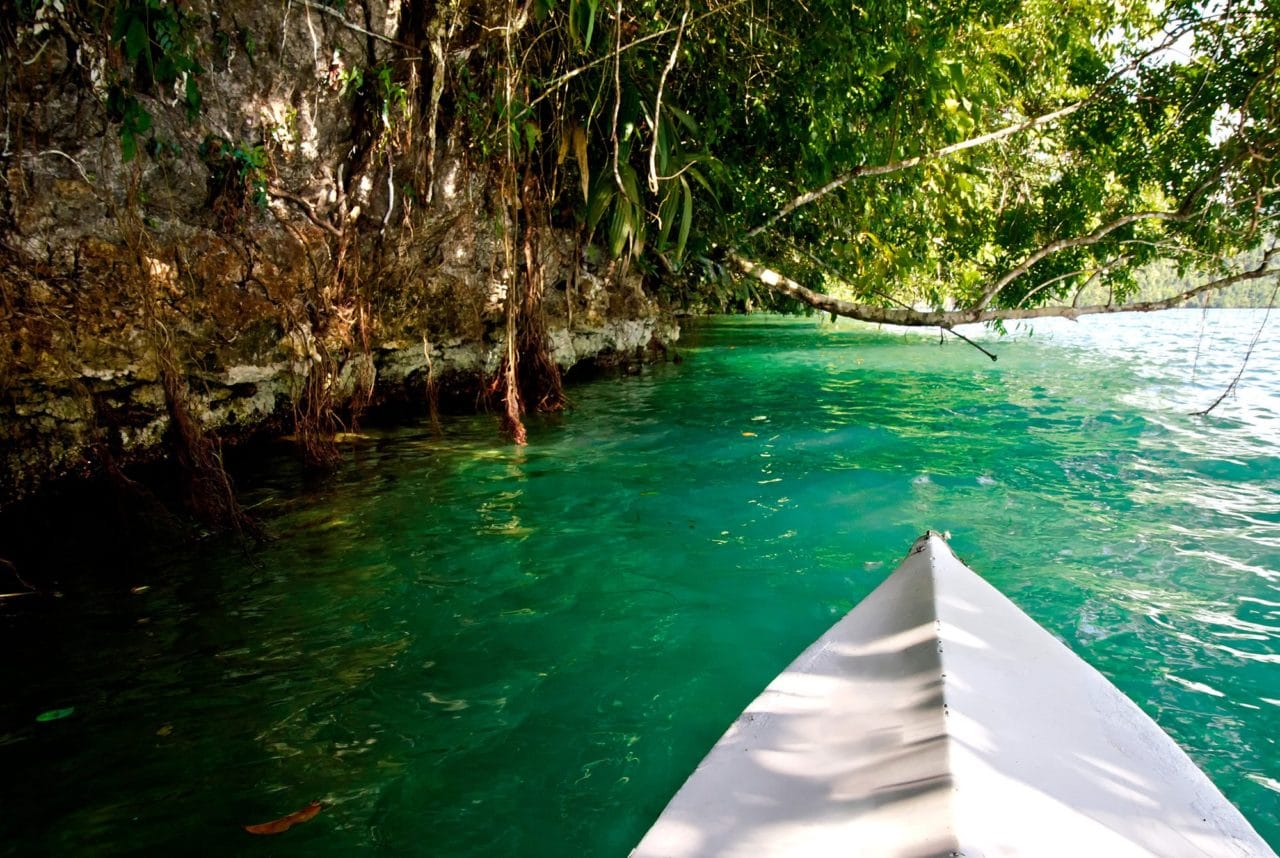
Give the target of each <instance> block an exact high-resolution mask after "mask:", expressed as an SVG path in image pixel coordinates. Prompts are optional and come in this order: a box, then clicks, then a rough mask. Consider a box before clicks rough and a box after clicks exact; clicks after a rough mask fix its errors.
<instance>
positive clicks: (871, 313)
mask: <svg viewBox="0 0 1280 858" xmlns="http://www.w3.org/2000/svg"><path fill="white" fill-rule="evenodd" d="M1277 253H1280V248H1277V247H1272V248H1271V249H1269V250H1268V251H1267V252H1266V253H1265V254H1264V255H1263V257H1262V261H1261V262H1260V263H1259V264H1258V266H1257V267H1256V268H1250V269H1248V270H1246V271H1241V272H1238V273H1236V274H1231V275H1228V276H1226V277H1220V278H1218V279H1216V280H1211V281H1209V282H1207V283H1202V284H1200V285H1199V286H1196V287H1193V288H1191V289H1188V290H1186V291H1185V292H1180V293H1178V294H1177V295H1174V296H1172V297H1169V298H1164V299H1161V300H1159V301H1133V302H1130V303H1127V304H1091V305H1087V306H1084V307H1070V306H1062V305H1054V306H1046V307H1019V308H1014V309H993V308H990V307H972V308H968V309H959V310H917V309H916V308H914V307H880V306H877V305H875V304H860V303H857V302H854V301H845V300H844V299H842V298H836V297H834V296H831V295H827V294H824V293H822V292H815V291H814V290H812V289H810V288H808V287H807V286H803V285H801V284H800V283H797V282H796V281H794V280H792V279H791V278H789V277H787V276H785V275H783V274H779V273H778V272H777V271H774V270H772V269H771V268H768V267H766V266H764V265H762V264H760V263H758V262H755V261H753V260H750V259H747V258H746V257H744V256H742V255H741V254H739V253H732V252H731V253H730V254H729V255H728V261H729V262H731V263H732V264H733V265H734V266H736V267H737V269H738V270H739V271H740V272H742V273H743V274H745V275H746V276H748V277H751V278H752V279H754V280H757V281H759V282H760V283H763V284H764V285H765V286H768V287H769V288H770V289H773V290H774V291H775V292H777V293H779V294H781V295H785V296H787V297H788V298H794V299H795V300H797V301H799V302H801V303H803V304H807V305H809V306H810V307H813V308H814V309H816V310H821V311H822V312H824V313H834V314H835V315H837V316H844V317H846V318H849V319H858V320H860V321H863V322H875V323H877V324H883V325H904V326H907V327H917V328H920V327H941V328H951V327H954V326H956V325H967V324H974V323H981V322H994V321H1002V322H1008V321H1016V320H1018V319H1045V318H1055V317H1060V318H1067V319H1074V318H1076V317H1078V316H1092V315H1098V314H1101V313H1148V312H1153V311H1155V310H1170V309H1173V308H1174V307H1180V306H1182V305H1183V304H1185V303H1187V302H1188V301H1190V300H1191V299H1193V298H1195V297H1196V296H1197V295H1202V294H1204V293H1206V292H1213V291H1215V290H1218V289H1223V288H1226V287H1227V286H1230V285H1232V284H1233V283H1241V282H1244V281H1247V280H1261V279H1264V278H1267V277H1274V276H1276V275H1277V274H1280V267H1275V266H1272V265H1271V260H1272V258H1273V257H1274V256H1276V255H1277Z"/></svg>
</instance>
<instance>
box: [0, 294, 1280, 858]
mask: <svg viewBox="0 0 1280 858" xmlns="http://www.w3.org/2000/svg"><path fill="white" fill-rule="evenodd" d="M1259 321H1260V315H1259V314H1256V313H1248V312H1214V313H1210V314H1208V315H1204V314H1200V313H1181V314H1173V315H1166V316H1162V317H1160V318H1159V319H1158V320H1156V319H1144V318H1141V317H1139V318H1136V319H1135V318H1114V319H1104V320H1089V321H1088V322H1082V323H1079V324H1073V323H1069V322H1060V323H1059V322H1053V323H1038V324H1037V325H1036V326H1035V327H1034V328H1033V329H1031V328H1022V329H1017V330H1015V332H1014V334H1013V335H1012V336H1011V337H1008V338H1004V339H998V338H994V337H989V338H988V339H989V341H988V342H987V343H986V344H987V346H988V347H989V348H991V349H993V350H994V351H996V352H997V353H998V354H999V355H1000V360H999V361H998V362H997V363H994V364H993V363H991V362H990V361H988V360H987V359H986V358H985V357H983V356H982V355H981V354H979V353H978V352H976V351H974V350H972V349H969V348H968V347H966V346H964V345H963V344H960V343H955V342H950V343H948V344H947V345H946V346H945V347H939V346H938V345H937V341H936V339H935V338H933V337H925V336H921V335H919V334H906V335H902V334H899V333H895V332H886V331H878V330H875V329H867V328H861V327H857V326H851V325H843V324H842V325H839V326H832V325H829V324H820V323H817V322H814V321H809V320H779V319H768V318H750V319H734V320H720V321H714V322H709V323H697V324H695V325H693V326H692V330H691V331H690V333H689V335H688V337H687V342H686V344H685V346H684V353H685V356H686V358H687V360H686V361H685V362H684V363H683V364H681V365H679V366H674V365H667V366H660V367H656V368H654V369H653V370H651V371H648V372H646V373H645V374H644V375H642V376H640V377H636V378H626V379H621V380H616V381H605V382H600V383H594V384H590V385H585V386H582V387H578V388H576V389H575V390H574V391H573V392H572V393H573V398H574V401H575V405H576V407H575V409H574V410H573V411H572V412H571V413H569V414H568V415H565V416H563V417H560V418H556V419H554V420H550V419H549V420H547V421H545V422H541V423H539V422H537V421H535V422H534V424H533V425H532V426H531V442H532V443H531V444H530V446H529V447H528V448H527V449H525V450H514V449H512V448H510V447H506V446H503V445H500V444H497V443H495V440H494V439H495V429H494V422H493V421H492V420H491V419H490V418H487V417H478V418H459V419H454V420H452V421H450V422H447V423H446V424H445V425H444V428H443V434H442V435H439V436H437V435H433V434H432V433H431V432H430V431H429V430H428V429H427V423H426V421H425V420H424V421H423V424H422V426H421V427H407V428H404V429H401V430H397V431H390V432H382V433H377V432H370V433H368V434H369V435H370V436H371V437H370V438H369V439H368V440H366V441H362V442H361V444H360V446H359V450H358V453H357V455H356V457H355V458H354V459H353V461H351V462H349V463H347V465H345V466H344V468H343V469H342V470H341V471H340V473H338V474H337V475H335V476H334V477H333V478H332V479H329V480H327V481H324V482H322V483H320V484H319V485H315V486H311V487H310V488H308V489H305V490H304V489H302V488H300V484H299V481H298V478H297V473H296V469H295V467H294V466H293V465H292V464H291V463H290V462H289V461H288V460H286V459H280V460H279V461H278V462H276V463H274V464H273V465H271V466H270V467H266V468H262V469H259V470H256V471H255V472H254V473H252V474H243V475H241V476H240V480H241V483H242V484H248V493H249V495H250V497H249V500H250V502H252V503H255V504H258V506H257V510H258V512H259V513H261V514H264V515H266V516H267V517H268V522H267V524H268V526H269V528H270V529H271V530H272V532H274V533H275V534H277V535H279V537H280V538H279V539H278V540H277V541H275V542H273V543H271V544H269V545H267V546H266V547H264V548H263V549H262V550H261V551H259V552H258V553H257V554H255V555H254V556H253V557H252V558H247V557H246V556H245V555H244V554H243V553H242V552H240V551H238V550H237V549H235V548H234V546H226V545H224V546H210V547H206V549H205V550H203V551H202V552H200V553H199V554H198V555H197V556H194V557H189V558H181V559H177V558H170V559H167V560H160V561H157V562H156V563H155V564H154V565H152V566H147V567H139V568H135V569H127V570H115V571H114V574H112V575H98V574H84V573H80V574H77V572H76V570H59V571H58V575H57V577H59V578H60V579H62V580H63V581H64V582H66V584H65V589H66V593H67V595H66V598H64V599H62V600H59V601H57V602H56V603H55V602H52V601H45V602H38V603H37V602H31V601H30V600H20V599H15V600H12V601H10V602H8V603H0V634H2V635H3V637H4V640H3V645H4V647H5V651H6V653H7V658H6V659H5V660H4V667H3V668H0V670H2V671H3V673H0V681H3V683H4V688H5V689H6V692H7V695H6V699H5V701H4V703H3V704H2V705H0V768H2V769H3V770H4V772H5V773H6V774H5V779H4V783H5V787H6V789H5V794H4V796H3V798H4V808H5V810H4V812H3V813H0V835H2V839H0V844H2V845H0V852H3V853H4V854H14V855H17V854H24V855H25V854H58V853H69V852H71V853H75V854H95V853H103V854H118V853H120V852H158V853H165V852H173V851H177V850H181V849H190V848H191V845H192V844H200V847H199V848H201V849H203V850H206V851H211V852H213V851H217V852H222V853H231V854H240V853H252V852H255V851H259V850H263V851H270V852H272V853H273V854H279V853H289V854H305V855H317V854H334V855H347V854H350V853H351V852H352V851H354V850H360V849H369V848H382V849H386V850H387V851H390V852H393V853H396V854H400V853H424V852H425V853H428V854H441V855H460V856H461V855H476V856H480V855H492V854H495V853H498V852H500V851H501V852H502V853H505V854H516V855H543V854H546V855H553V854H554V855H563V854H584V855H625V854H626V853H627V851H628V849H629V848H630V846H631V845H633V844H634V842H635V841H636V840H637V839H638V837H639V835H640V834H641V833H642V832H643V831H644V830H645V828H646V827H647V825H648V824H649V822H651V821H652V819H653V817H654V816H656V814H657V813H658V811H659V810H660V809H661V808H662V806H663V805H664V804H665V802H666V800H667V799H668V798H669V797H670V795H671V794H672V793H673V792H674V790H675V789H676V787H677V786H678V785H679V784H680V782H681V781H682V780H683V778H684V777H685V776H686V775H687V774H688V772H689V771H690V770H691V769H692V768H693V766H694V765H695V764H696V763H697V761H698V760H699V759H700V758H701V756H702V754H703V753H705V752H706V750H707V749H708V748H709V747H710V745H711V744H712V743H713V742H714V740H715V739H716V737H717V736H718V735H719V734H720V732H721V731H722V730H723V729H724V727H725V726H726V725H727V724H728V723H729V722H730V721H731V720H732V719H733V717H734V716H735V715H736V714H737V712H738V711H739V710H740V709H741V707H742V706H743V705H744V704H745V703H746V702H747V701H748V700H750V699H751V698H752V697H754V695H755V694H756V693H757V692H758V691H759V690H760V689H761V688H762V687H763V686H764V685H765V684H766V683H767V682H768V681H769V679H771V678H772V676H773V675H774V674H775V673H776V672H777V671H778V670H779V669H781V668H782V667H783V666H784V665H785V664H786V663H787V662H788V661H789V660H790V659H791V658H792V657H793V656H794V655H795V654H796V653H798V652H799V651H800V650H801V649H802V648H803V647H804V646H805V645H806V644H807V643H808V642H809V641H811V640H812V639H813V638H815V637H817V635H819V634H820V633H821V632H822V631H823V630H825V628H826V627H827V626H828V625H830V623H831V622H833V621H834V620H835V619H836V618H837V617H839V616H840V615H841V614H842V613H843V612H845V611H846V610H848V609H849V608H850V607H851V606H852V605H853V604H854V603H855V602H856V601H857V600H858V599H860V598H861V597H862V596H863V595H865V594H866V593H867V592H869V591H870V590H871V588H872V587H874V586H875V584H876V583H878V582H879V581H880V580H881V579H882V578H883V577H884V575H885V574H887V572H888V571H889V570H890V569H892V567H893V566H894V565H895V564H896V562H897V560H898V559H899V557H900V556H901V555H902V553H903V552H904V551H905V550H906V548H907V547H908V546H909V545H910V544H911V541H912V539H913V538H914V537H915V536H917V535H918V534H919V533H920V532H921V531H922V530H924V529H926V528H934V529H938V530H943V529H947V530H950V531H951V532H952V533H953V535H954V538H953V545H954V547H955V549H956V551H957V552H958V553H959V554H960V556H962V557H963V558H964V559H966V560H967V561H968V562H970V564H971V565H973V566H974V567H975V568H976V569H978V570H979V571H980V572H981V573H983V574H984V575H985V576H986V577H987V578H988V579H989V580H991V581H992V582H993V583H995V584H996V585H997V586H999V587H1000V588H1001V589H1003V590H1004V591H1005V592H1006V593H1008V594H1009V595H1010V596H1011V597H1012V598H1014V600H1015V601H1017V602H1018V603H1019V604H1021V605H1022V606H1023V607H1024V608H1025V609H1026V610H1027V611H1028V612H1029V613H1031V614H1032V616H1034V617H1035V618H1036V619H1037V620H1039V621H1040V622H1041V623H1042V624H1044V625H1045V626H1046V627H1047V628H1049V629H1050V630H1051V631H1052V632H1053V633H1054V634H1056V635H1058V636H1059V637H1061V638H1062V639H1063V640H1065V641H1066V642H1067V643H1068V644H1069V645H1070V646H1072V647H1073V648H1074V649H1075V650H1076V651H1077V652H1079V653H1081V654H1082V655H1084V656H1085V657H1086V658H1087V659H1089V660H1090V661H1091V662H1092V663H1093V664H1095V665H1096V666H1098V667H1099V668H1100V669H1101V670H1103V672H1104V673H1106V674H1107V675H1108V676H1110V677H1111V678H1112V679H1113V680H1114V681H1115V682H1116V683H1117V684H1118V685H1120V687H1121V688H1122V689H1123V690H1124V691H1126V692H1127V693H1128V694H1130V695H1131V696H1132V697H1133V698H1134V699H1135V700H1136V701H1137V702H1138V703H1139V704H1140V705H1141V706H1142V707H1143V708H1144V709H1146V710H1147V711H1148V712H1149V713H1151V714H1152V715H1153V716H1155V717H1156V718H1157V719H1158V720H1159V722H1160V723H1161V725H1162V726H1164V727H1165V728H1166V729H1167V730H1169V731H1170V732H1171V733H1172V734H1173V735H1174V736H1175V737H1176V738H1177V739H1178V740H1179V741H1180V742H1182V744H1183V745H1184V746H1185V747H1186V748H1187V750H1188V751H1189V752H1190V753H1191V755H1192V757H1193V758H1194V759H1196V761H1197V762H1199V763H1200V764H1201V765H1202V766H1204V767H1205V768H1206V770H1207V771H1208V772H1209V773H1210V775H1211V776H1212V777H1213V778H1214V779H1215V781H1217V783H1218V784H1219V785H1220V786H1222V787H1223V789H1224V790H1225V791H1226V792H1227V793H1228V795H1229V796H1230V797H1231V798H1232V799H1233V800H1234V801H1236V802H1237V803H1238V804H1239V805H1240V806H1241V808H1242V809H1243V810H1244V812H1245V813H1246V815H1247V816H1249V817H1250V819H1251V820H1252V821H1253V823H1254V824H1255V826H1257V827H1258V829H1259V831H1260V832H1261V833H1262V834H1263V835H1264V837H1267V838H1269V840H1270V841H1271V842H1272V843H1273V844H1274V843H1280V821H1278V820H1277V815H1276V813H1275V807H1276V804H1275V801H1276V795H1275V793H1276V786H1275V784H1276V782H1277V779H1280V748H1277V745H1276V740H1275V736H1277V735H1280V681H1278V678H1280V674H1278V673H1277V671H1280V665H1278V664H1277V662H1278V661H1280V592H1278V591H1280V372H1278V370H1280V348H1278V347H1277V345H1276V341H1275V340H1271V339H1266V338H1264V340H1263V341H1262V342H1261V343H1260V344H1259V347H1258V349H1257V350H1256V352H1255V354H1254V356H1253V358H1252V359H1251V361H1250V367H1249V370H1248V371H1247V372H1246V373H1245V375H1244V377H1243V379H1242V381H1241V386H1240V390H1239V394H1238V396H1236V397H1234V398H1231V399H1228V400H1227V402H1225V403H1224V405H1223V406H1222V408H1221V409H1220V412H1215V414H1214V415H1213V416H1211V417H1209V418H1194V417H1190V416H1189V412H1191V411H1193V410H1196V409H1197V408H1203V407H1204V406H1205V405H1207V404H1208V403H1209V402H1211V401H1212V400H1213V398H1214V397H1216V396H1217V395H1218V393H1220V392H1221V390H1222V389H1223V387H1224V386H1225V384H1226V383H1228V382H1229V381H1230V380H1231V378H1232V377H1233V376H1234V375H1235V373H1236V372H1237V371H1238V369H1239V359H1240V358H1241V356H1242V355H1243V353H1244V349H1245V348H1246V347H1247V345H1248V342H1249V340H1251V339H1252V336H1253V333H1254V331H1255V330H1256V326H1257V323H1258V322H1259ZM1031 331H1033V332H1034V333H1033V335H1030V334H1029V332H1031ZM975 334H976V335H979V336H981V335H982V334H981V332H980V331H979V332H975ZM731 346H732V348H730V347H731ZM121 582H127V583H121ZM139 585H141V587H145V588H146V589H142V588H141V587H140V586H139ZM135 590H136V591H135ZM68 706H74V707H75V711H74V714H73V715H72V716H70V717H67V718H64V719H61V720H58V721H51V722H48V723H36V722H35V721H34V718H35V716H36V715H38V714H40V713H41V712H45V711H48V710H52V709H55V708H61V707H68ZM316 799H319V800H321V801H323V802H324V805H325V806H324V809H323V810H322V811H321V813H320V814H319V815H318V816H317V817H316V818H315V819H313V820H311V821H309V822H307V823H305V824H301V825H297V826H295V827H294V828H293V829H291V830H290V831H288V832H287V833H286V834H282V835H278V836H276V837H271V838H253V837H251V836H250V835H247V834H245V833H244V832H243V831H242V830H241V826H243V825H245V824H249V823H256V822H261V821H263V820H266V819H273V818H278V817H280V816H283V815H284V814H287V813H290V812H293V811H297V810H299V809H301V808H304V807H306V806H307V805H308V803H309V802H311V801H312V800H316Z"/></svg>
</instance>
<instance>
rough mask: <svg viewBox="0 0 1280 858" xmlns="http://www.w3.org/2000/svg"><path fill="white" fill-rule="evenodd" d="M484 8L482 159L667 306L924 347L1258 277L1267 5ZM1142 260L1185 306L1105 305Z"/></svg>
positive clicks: (1267, 105) (651, 2)
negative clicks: (925, 331) (934, 337)
mask: <svg viewBox="0 0 1280 858" xmlns="http://www.w3.org/2000/svg"><path fill="white" fill-rule="evenodd" d="M509 13H510V14H509V15H508V21H510V22H516V21H519V22H520V23H521V24H522V26H519V27H516V26H512V27H510V28H509V30H508V34H507V63H506V65H505V67H504V68H502V69H495V71H494V74H495V75H497V76H500V78H501V80H502V81H503V83H504V85H506V86H507V88H508V89H507V91H508V93H509V95H510V98H509V100H508V101H507V102H505V104H504V109H505V112H504V115H503V119H504V120H505V122H504V127H507V128H509V129H510V133H509V134H508V135H507V136H508V138H509V139H508V141H507V143H506V147H507V152H508V155H509V156H510V157H511V158H512V159H514V160H516V161H518V162H519V163H520V164H521V165H522V168H526V169H527V168H532V169H533V171H535V172H537V173H538V175H540V176H543V177H544V180H545V183H546V189H547V194H548V196H549V197H551V198H552V199H553V200H554V204H553V210H554V211H556V212H558V213H559V216H560V217H562V218H568V217H573V218H576V219H577V220H578V221H580V222H581V223H583V224H585V226H586V228H587V229H589V230H591V232H592V235H593V236H594V238H595V240H596V241H597V242H598V243H599V244H600V245H601V246H603V247H604V248H605V249H606V250H607V251H608V253H610V254H612V255H613V256H615V257H618V258H620V259H622V260H624V261H625V262H626V263H627V264H634V265H638V266H641V267H644V268H646V269H649V270H652V271H654V272H655V273H658V274H661V275H662V277H661V278H660V280H661V282H663V283H664V284H666V285H665V288H668V289H670V290H672V292H673V293H675V294H676V297H680V298H685V299H691V300H694V301H703V302H705V301H706V300H707V299H711V300H712V301H715V300H725V299H728V300H753V301H756V302H757V303H765V304H768V305H782V304H786V303H788V302H792V301H797V300H798V301H800V302H802V303H805V304H808V305H810V306H814V307H818V308H820V309H823V310H828V311H831V312H835V313H838V314H842V315H848V316H853V317H857V318H864V319H869V320H873V321H891V322H898V323H903V324H929V325H943V326H944V327H950V326H951V325H953V324H956V323H959V322H965V321H987V320H1000V319H1007V318H1017V317H1026V316H1036V315H1048V314H1059V315H1063V314H1065V315H1075V314H1080V313H1088V312H1102V311H1113V310H1115V309H1118V308H1120V307H1125V308H1130V309H1157V308H1159V307H1163V306H1174V305H1176V304H1177V303H1181V302H1183V301H1186V300H1188V299H1189V298H1191V297H1194V296H1195V295H1196V294H1199V293H1201V292H1203V291H1209V290H1213V289H1217V288H1220V287H1223V286H1226V285H1230V284H1233V283H1239V282H1248V281H1255V280H1268V279H1269V278H1271V277H1272V276H1273V272H1274V271H1276V270H1277V269H1278V268H1280V265H1277V264H1276V263H1275V260H1274V254H1273V253H1272V251H1271V249H1270V245H1269V244H1266V243H1267V242H1269V241H1270V240H1271V239H1270V237H1271V236H1272V235H1273V234H1274V232H1275V218H1276V216H1277V214H1278V213H1280V208H1278V207H1280V196H1278V194H1277V191H1278V187H1280V183H1278V182H1277V178H1278V177H1277V171H1278V170H1280V166H1278V165H1277V161H1276V156H1277V154H1278V153H1280V145H1278V142H1280V141H1278V138H1277V134H1278V131H1280V117H1278V116H1277V108H1280V90H1278V89H1277V66H1278V65H1280V38H1278V37H1280V6H1277V5H1276V3H1275V2H1274V0H1244V2H1230V0H1227V2H1210V3H1207V4H1206V3H1203V2H1195V1H1194V0H1170V2H1165V3H1151V2H1147V0H1114V2H1112V0H1105V2H1104V0H924V2H921V0H870V2H861V3H854V2H848V0H845V1H844V2H837V0H711V2H708V0H678V2H672V0H645V2H642V3H627V4H623V3H621V2H617V3H616V4H614V5H613V6H612V7H610V6H609V5H607V4H606V3H605V2H604V0H568V2H565V0H532V5H530V6H527V7H524V9H523V10H521V9H517V8H516V7H515V6H514V5H513V6H511V7H509ZM522 15H527V16H528V19H527V21H525V20H523V19H521V16H522ZM1264 244H1265V246H1263V247H1262V249H1261V251H1260V252H1259V251H1258V248H1259V247H1260V245H1264ZM1249 250H1254V251H1255V252H1254V254H1253V255H1252V256H1248V257H1245V256H1242V255H1241V254H1242V253H1243V252H1245V251H1249ZM1245 258H1248V259H1251V260H1252V261H1253V264H1250V265H1248V266H1244V267H1242V266H1241V265H1240V264H1235V265H1233V264H1232V262H1231V260H1237V261H1238V260H1240V259H1245ZM1155 260H1164V261H1165V264H1166V265H1168V266H1171V268H1172V269H1173V270H1175V271H1176V272H1177V274H1178V276H1180V277H1186V278H1188V286H1187V288H1186V289H1185V290H1184V291H1183V292H1182V293H1179V294H1178V295H1175V296H1173V297H1172V298H1166V299H1164V300H1161V301H1146V302H1135V301H1133V300H1131V299H1134V298H1135V296H1136V295H1137V292H1138V289H1139V278H1138V277H1137V276H1136V275H1135V272H1137V271H1139V270H1141V269H1142V268H1143V267H1144V266H1147V265H1148V264H1150V263H1152V262H1153V261H1155ZM761 287H765V288H763V289H762V288H761ZM1099 290H1102V292H1101V293H1100V292H1099ZM1098 294H1105V300H1104V301H1102V302H1100V303H1094V304H1082V303H1081V302H1080V299H1081V297H1082V295H1087V296H1097V295H1098ZM793 306H794V305H793Z"/></svg>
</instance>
